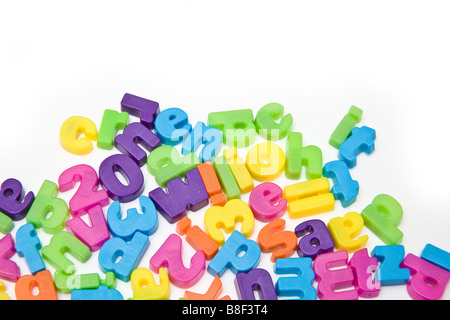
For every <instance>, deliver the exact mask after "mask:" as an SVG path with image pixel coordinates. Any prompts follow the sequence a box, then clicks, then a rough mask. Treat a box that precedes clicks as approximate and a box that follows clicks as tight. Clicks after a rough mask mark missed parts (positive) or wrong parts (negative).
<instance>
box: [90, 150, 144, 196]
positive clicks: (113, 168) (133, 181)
mask: <svg viewBox="0 0 450 320" xmlns="http://www.w3.org/2000/svg"><path fill="white" fill-rule="evenodd" d="M116 173H120V174H122V176H123V177H124V178H125V179H126V181H127V182H128V184H126V185H125V184H123V183H122V182H121V181H120V180H119V178H118V177H117V175H116ZM98 174H99V178H100V184H101V185H102V186H103V188H105V189H106V191H107V192H108V195H109V197H110V198H111V199H113V200H118V201H120V202H130V201H133V200H135V199H136V198H137V197H139V196H140V195H141V194H142V192H143V191H144V175H143V174H142V171H141V169H140V168H139V166H138V165H137V164H136V162H134V161H133V160H132V159H131V158H130V157H128V156H126V155H124V154H114V155H112V156H109V157H108V158H106V159H105V160H103V162H102V163H101V164H100V168H99V170H98Z"/></svg>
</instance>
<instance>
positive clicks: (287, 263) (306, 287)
mask: <svg viewBox="0 0 450 320" xmlns="http://www.w3.org/2000/svg"><path fill="white" fill-rule="evenodd" d="M274 272H275V273H276V274H294V275H295V277H280V278H278V280H277V282H276V283H275V291H276V293H277V296H279V297H294V296H296V297H298V298H299V299H298V300H316V299H317V292H316V289H315V288H314V287H313V285H312V283H313V281H314V277H315V274H314V271H313V269H312V259H311V258H307V257H303V258H280V259H278V260H277V261H276V262H275V266H274Z"/></svg>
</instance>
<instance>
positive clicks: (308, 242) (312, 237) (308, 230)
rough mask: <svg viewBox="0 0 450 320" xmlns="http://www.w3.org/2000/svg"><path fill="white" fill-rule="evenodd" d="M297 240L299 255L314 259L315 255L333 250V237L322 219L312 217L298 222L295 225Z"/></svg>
mask: <svg viewBox="0 0 450 320" xmlns="http://www.w3.org/2000/svg"><path fill="white" fill-rule="evenodd" d="M294 232H295V234H296V235H297V237H302V238H301V239H300V241H299V242H298V249H297V253H298V255H299V256H300V257H310V258H312V259H315V258H316V256H317V255H319V254H322V253H326V252H330V251H333V249H334V242H333V238H332V237H331V235H330V232H329V231H328V228H327V226H326V225H325V223H324V222H323V221H322V220H319V219H313V220H308V221H305V222H302V223H300V224H299V225H297V226H296V227H295V231H294Z"/></svg>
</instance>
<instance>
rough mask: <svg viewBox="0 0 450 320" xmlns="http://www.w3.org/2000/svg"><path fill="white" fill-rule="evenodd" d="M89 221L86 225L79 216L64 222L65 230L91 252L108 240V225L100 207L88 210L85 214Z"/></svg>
mask: <svg viewBox="0 0 450 320" xmlns="http://www.w3.org/2000/svg"><path fill="white" fill-rule="evenodd" d="M86 214H87V215H88V217H89V220H90V221H91V223H90V225H89V224H87V223H86V222H85V221H84V220H83V219H82V218H81V216H82V215H83V214H80V215H78V216H76V217H74V218H72V219H70V220H69V221H67V222H66V227H67V229H68V230H69V231H70V232H71V233H73V234H74V235H75V236H76V237H77V238H78V239H80V240H81V241H82V242H83V243H84V244H85V245H87V246H88V247H89V250H91V252H94V251H97V250H99V249H100V248H101V247H102V245H103V244H104V243H105V242H106V241H107V240H108V239H109V238H110V235H109V229H108V225H107V223H106V220H105V215H104V214H103V209H102V206H100V205H97V206H95V207H92V208H90V209H88V211H87V213H86Z"/></svg>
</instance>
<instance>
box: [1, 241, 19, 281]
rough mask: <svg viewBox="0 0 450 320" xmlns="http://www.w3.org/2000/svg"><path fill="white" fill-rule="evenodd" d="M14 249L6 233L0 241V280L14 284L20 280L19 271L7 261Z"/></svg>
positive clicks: (14, 264)
mask: <svg viewBox="0 0 450 320" xmlns="http://www.w3.org/2000/svg"><path fill="white" fill-rule="evenodd" d="M15 252H16V248H15V247H14V240H13V238H12V236H11V233H8V234H7V235H6V236H4V237H3V238H2V239H1V240H0V278H2V279H4V280H6V281H11V282H16V281H17V279H19V278H20V269H19V267H18V266H17V264H16V263H15V262H14V261H11V260H9V259H10V258H11V257H12V256H13V255H14V253H15Z"/></svg>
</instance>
